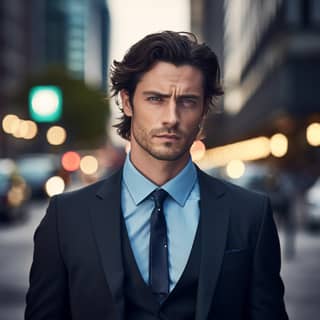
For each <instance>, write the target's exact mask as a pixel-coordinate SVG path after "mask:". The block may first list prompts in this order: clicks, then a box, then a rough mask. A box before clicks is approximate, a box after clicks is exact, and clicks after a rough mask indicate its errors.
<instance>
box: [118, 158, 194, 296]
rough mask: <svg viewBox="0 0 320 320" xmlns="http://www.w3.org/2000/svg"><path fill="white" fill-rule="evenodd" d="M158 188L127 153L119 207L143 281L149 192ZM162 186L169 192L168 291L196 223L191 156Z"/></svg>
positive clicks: (181, 266)
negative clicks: (177, 172) (136, 166)
mask: <svg viewBox="0 0 320 320" xmlns="http://www.w3.org/2000/svg"><path fill="white" fill-rule="evenodd" d="M157 188H159V187H158V186H157V185H155V184H154V183H153V182H151V181H150V180H149V179H147V178H146V177H145V176H143V175H142V174H141V173H140V172H139V171H138V170H137V169H136V168H135V167H134V166H133V164H132V162H131V161H130V157H129V156H127V158H126V161H125V164H124V168H123V179H122V189H121V207H122V213H123V217H124V220H125V224H126V228H127V231H128V236H129V240H130V244H131V248H132V251H133V254H134V257H135V260H136V263H137V266H138V268H139V270H140V273H141V276H142V278H143V279H144V281H145V282H146V283H147V284H148V283H149V238H150V216H151V213H152V210H153V208H154V202H153V200H152V199H150V197H149V195H150V194H151V193H152V192H153V191H154V190H155V189H157ZM161 188H162V189H164V190H165V191H167V192H168V194H169V196H168V197H167V198H166V199H165V201H164V204H163V208H164V215H165V219H166V223H167V232H168V250H169V257H168V258H169V276H170V291H172V289H173V288H174V287H175V285H176V284H177V282H178V280H179V278H180V277H181V275H182V273H183V270H184V268H185V267H186V264H187V261H188V258H189V255H190V252H191V248H192V245H193V241H194V238H195V234H196V230H197V227H198V223H199V216H200V209H199V199H200V192H199V184H198V177H197V170H196V168H195V165H194V164H193V163H192V161H191V159H190V160H189V162H188V163H187V165H186V166H185V167H184V168H183V170H182V171H180V172H179V174H178V175H177V176H175V177H174V178H172V179H171V180H169V181H168V182H166V183H165V184H164V185H163V186H161Z"/></svg>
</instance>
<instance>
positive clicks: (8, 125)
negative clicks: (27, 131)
mask: <svg viewBox="0 0 320 320" xmlns="http://www.w3.org/2000/svg"><path fill="white" fill-rule="evenodd" d="M17 122H18V123H19V118H18V117H17V116H16V115H14V114H7V115H6V116H5V117H4V118H3V119H2V129H3V131H4V132H5V133H8V134H10V133H12V128H14V127H15V126H16V123H17Z"/></svg>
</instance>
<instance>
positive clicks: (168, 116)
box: [163, 98, 179, 127]
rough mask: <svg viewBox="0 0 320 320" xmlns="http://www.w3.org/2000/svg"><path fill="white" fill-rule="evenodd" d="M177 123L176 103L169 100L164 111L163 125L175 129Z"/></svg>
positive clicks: (173, 100)
mask: <svg viewBox="0 0 320 320" xmlns="http://www.w3.org/2000/svg"><path fill="white" fill-rule="evenodd" d="M178 123H179V115H178V108H177V102H176V101H175V99H174V98H172V99H170V101H169V102H168V105H167V108H165V111H164V117H163V124H164V125H166V126H168V127H175V126H177V124H178Z"/></svg>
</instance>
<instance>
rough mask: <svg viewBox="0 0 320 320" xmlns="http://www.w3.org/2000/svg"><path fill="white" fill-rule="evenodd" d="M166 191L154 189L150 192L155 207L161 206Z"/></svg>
mask: <svg viewBox="0 0 320 320" xmlns="http://www.w3.org/2000/svg"><path fill="white" fill-rule="evenodd" d="M167 195H168V193H167V191H165V190H163V189H156V190H155V191H153V192H152V195H151V198H152V199H153V201H154V203H155V205H156V207H161V206H162V204H163V201H164V199H165V198H166V197H167Z"/></svg>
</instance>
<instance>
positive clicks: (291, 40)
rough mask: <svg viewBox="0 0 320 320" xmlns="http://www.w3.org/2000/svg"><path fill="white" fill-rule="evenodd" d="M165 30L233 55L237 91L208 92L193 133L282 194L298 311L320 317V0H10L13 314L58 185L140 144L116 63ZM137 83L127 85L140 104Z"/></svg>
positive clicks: (7, 306) (207, 160)
mask: <svg viewBox="0 0 320 320" xmlns="http://www.w3.org/2000/svg"><path fill="white" fill-rule="evenodd" d="M164 30H172V31H186V32H192V33H193V34H194V35H195V36H196V38H197V39H198V40H199V42H200V43H201V44H202V42H203V45H205V46H209V47H210V48H211V49H212V50H213V52H214V55H215V56H216V58H217V61H218V64H219V66H220V72H218V73H217V74H219V73H221V80H222V89H223V91H224V96H223V99H218V98H219V96H220V94H218V91H220V89H219V90H216V89H215V90H214V91H217V92H216V94H217V95H216V96H215V95H213V97H212V99H211V98H210V99H208V97H206V96H205V97H204V99H198V98H197V99H196V100H199V101H200V100H201V101H202V100H203V107H204V106H205V107H206V108H205V109H203V111H204V110H205V112H202V116H203V120H205V121H204V123H203V125H202V124H201V125H199V128H200V131H199V137H197V140H195V141H194V142H193V144H192V145H191V143H190V146H186V147H188V148H189V147H190V156H191V158H192V161H193V162H195V163H196V165H197V166H198V167H199V168H200V169H201V170H202V171H204V172H206V173H207V174H209V175H212V176H215V177H217V178H219V179H223V180H227V181H229V182H231V183H235V184H237V185H239V186H241V187H244V188H247V189H250V190H253V191H257V192H263V193H266V194H267V195H268V196H269V198H270V201H271V205H272V207H273V209H274V212H275V220H276V223H277V225H278V226H279V230H280V232H279V234H280V242H281V246H282V256H283V259H282V277H283V280H284V283H285V290H286V291H285V300H286V305H287V310H288V314H289V318H290V319H291V320H307V319H308V320H309V319H310V320H317V319H320V316H319V314H320V272H319V269H320V268H319V266H320V165H319V164H320V103H319V101H320V99H319V84H320V37H319V35H320V1H317V0H296V1H284V0H260V1H257V0H242V1H237V0H214V1H211V0H189V1H186V0H175V1H170V0H161V1H158V0H135V1H132V0H90V1H87V0H61V1H60V0H31V1H23V0H2V1H0V270H1V272H0V320H20V319H23V313H24V308H25V295H26V291H27V288H28V276H29V271H30V266H31V262H32V254H33V235H34V231H35V229H36V227H37V225H38V224H39V222H40V221H41V219H42V217H43V215H44V213H45V210H46V207H47V204H48V199H49V198H50V197H52V196H53V195H56V194H61V193H63V192H65V191H72V190H74V189H76V188H78V187H80V186H84V185H87V184H91V183H94V182H95V181H97V180H99V179H101V178H105V177H108V176H110V174H112V172H114V171H115V170H117V169H119V168H121V167H122V165H123V163H124V161H125V159H126V157H127V154H128V153H129V152H130V150H133V149H130V148H131V147H132V146H133V144H132V145H130V141H129V140H130V139H126V138H127V137H125V139H123V136H122V137H120V135H119V134H118V133H119V130H117V129H119V128H120V127H119V124H121V122H118V121H120V119H125V118H126V117H125V114H123V105H122V99H121V94H117V92H116V91H115V90H112V88H113V87H114V86H113V85H112V83H113V82H114V81H112V79H113V77H112V74H113V75H114V70H115V66H116V65H117V64H121V60H122V59H123V55H124V54H125V52H128V48H129V47H130V46H132V44H133V43H134V42H135V41H137V40H138V39H141V38H142V37H145V36H146V35H147V34H150V33H153V32H159V31H164ZM205 46H204V47H205ZM141 52H142V51H141ZM146 52H149V51H145V50H143V52H142V53H141V54H139V60H141V62H143V61H144V62H146V63H147V61H148V56H149V54H147V53H146ZM140 55H141V57H140ZM150 56H151V55H150ZM158 60H159V59H158ZM162 60H163V61H166V62H169V61H167V59H162ZM162 60H161V59H160V62H163V61H162ZM188 61H189V60H188V59H187V60H186V61H184V60H183V61H182V63H178V64H177V65H176V63H174V65H175V66H176V67H177V68H178V66H184V64H186V65H188V64H189V62H188ZM157 63H158V61H156V64H157ZM133 65H134V64H133ZM153 66H155V64H152V65H151V66H150V68H149V67H148V68H147V67H144V68H143V70H141V72H140V73H139V76H138V77H136V76H134V77H132V79H133V80H134V81H133V82H135V81H136V80H137V79H139V81H140V80H141V79H142V77H143V76H144V74H145V73H147V72H149V71H151V70H149V69H152V68H153ZM191 66H192V67H196V65H194V64H193V63H191ZM129 69H130V70H131V69H132V68H131V67H130V68H129ZM129 69H128V70H129ZM133 69H134V68H133ZM133 69H132V70H133ZM200 69H201V68H200ZM200 69H199V70H200ZM204 69H207V70H210V69H211V68H208V67H207V64H206V65H205V68H204ZM199 70H198V71H199ZM200 71H201V70H200ZM130 72H131V71H130ZM128 74H129V71H128ZM155 78H157V77H155ZM203 78H204V79H206V77H203ZM216 78H217V79H218V78H220V75H219V76H218V77H216ZM115 82H117V81H115ZM218 82H219V81H218ZM317 83H318V85H317ZM110 84H111V86H110ZM130 86H131V85H130ZM210 86H211V85H210ZM210 86H207V87H208V88H209V87H210ZM187 87H188V86H187ZM207 87H206V89H205V90H204V94H206V91H208V90H207V89H208V88H207ZM135 88H136V84H135V85H134V86H133V85H132V90H131V89H130V90H125V88H122V90H121V91H123V92H125V91H128V92H127V93H129V98H130V99H129V100H130V103H132V107H133V100H134V99H133V98H134V97H135ZM170 88H171V87H170ZM110 89H111V90H110ZM152 89H154V88H152ZM170 90H171V89H170ZM188 90H189V89H188ZM188 90H186V91H188ZM121 91H120V93H121ZM131 91H132V92H131ZM153 91H154V90H152V92H153ZM160 91H161V92H162V90H160ZM123 92H122V93H123ZM193 95H194V93H192V95H191V96H193ZM165 96H169V95H167V94H166V95H165ZM183 96H184V94H182V97H183ZM186 96H187V97H188V96H189V95H186ZM150 98H152V100H154V99H153V98H154V97H150ZM146 100H149V98H148V99H146ZM156 100H158V99H156ZM191 100H192V99H191ZM135 101H136V100H135ZM150 101H151V99H150ZM168 101H169V100H168ZM179 101H180V96H179V95H177V96H176V98H175V103H176V107H178V106H179V103H178V102H179ZM207 102H210V105H209V107H210V108H209V112H207ZM119 109H120V110H119ZM132 110H133V109H132ZM161 110H162V109H161ZM175 110H176V114H177V115H179V117H180V118H179V117H177V118H178V120H179V121H177V124H176V125H175V126H174V127H177V130H178V129H179V126H181V125H180V122H181V121H182V120H183V119H184V116H183V113H182V111H183V110H182V109H181V110H182V111H181V112H180V111H179V110H180V108H176V109H175ZM186 110H187V111H188V112H189V111H190V110H189V108H186ZM178 111H179V112H178ZM162 114H164V115H166V114H165V113H163V111H162ZM188 114H189V113H188ZM154 117H155V118H157V117H156V116H154ZM158 118H159V119H160V117H158ZM188 118H189V117H188ZM132 119H133V118H132ZM159 119H158V120H159ZM127 120H129V119H127ZM121 121H122V120H121ZM159 121H160V120H159ZM143 122H145V124H147V125H148V126H149V125H150V126H151V123H150V124H149V121H143ZM128 123H129V122H128ZM130 123H131V120H130ZM130 125H131V124H130ZM161 126H163V127H166V126H164V125H163V124H162V123H160V122H159V124H157V125H154V130H156V128H157V127H158V128H160V127H161ZM116 127H117V128H116ZM150 128H151V127H150ZM158 128H157V129H158ZM202 129H203V134H202ZM117 131H118V132H117ZM182 131H183V130H182ZM182 131H181V132H182ZM150 132H153V129H152V130H151V129H150ZM177 132H178V131H177ZM174 140H177V142H179V140H180V139H175V138H174ZM185 150H187V149H185ZM131 154H133V152H132V153H131ZM147 162H148V161H145V164H146V165H148V164H149V163H147ZM150 171H153V168H152V170H150ZM159 186H160V184H159ZM40 199H41V200H40ZM25 213H26V214H25ZM81 249H82V248H81ZM270 259H272V256H270ZM44 269H45V268H44ZM41 270H42V269H41ZM43 272H46V270H43ZM85 288H87V287H85ZM232 289H233V288H232ZM86 292H87V291H86ZM103 303H104V300H103ZM92 320H96V319H92ZM177 320H179V319H177ZM234 320H237V319H234ZM270 320H272V319H270Z"/></svg>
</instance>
